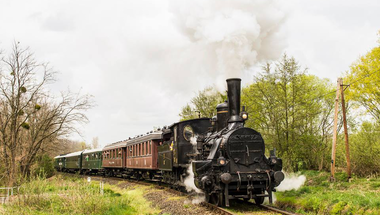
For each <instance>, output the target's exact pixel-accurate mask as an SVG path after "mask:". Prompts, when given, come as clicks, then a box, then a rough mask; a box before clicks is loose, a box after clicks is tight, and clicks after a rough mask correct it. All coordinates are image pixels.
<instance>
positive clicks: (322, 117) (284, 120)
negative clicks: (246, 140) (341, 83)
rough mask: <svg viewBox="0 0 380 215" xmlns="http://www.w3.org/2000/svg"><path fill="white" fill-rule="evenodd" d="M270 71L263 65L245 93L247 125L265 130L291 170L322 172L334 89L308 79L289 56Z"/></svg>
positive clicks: (267, 138)
mask: <svg viewBox="0 0 380 215" xmlns="http://www.w3.org/2000/svg"><path fill="white" fill-rule="evenodd" d="M272 67H273V66H272V65H271V64H267V65H265V66H264V67H263V70H264V71H263V73H262V74H260V75H258V76H256V77H255V80H254V83H253V84H251V85H250V86H248V87H245V88H244V89H243V93H242V103H243V104H245V105H246V106H247V110H248V112H249V115H250V119H249V120H248V121H247V123H246V126H248V127H251V128H253V129H256V130H258V131H259V132H261V134H262V135H263V136H264V139H265V140H266V144H267V145H269V147H273V148H276V149H277V151H278V155H279V157H281V158H283V160H284V161H285V166H286V167H287V168H288V169H293V170H298V168H299V167H302V168H307V169H310V168H313V169H314V168H318V169H322V168H323V167H324V166H326V165H327V164H328V163H329V162H328V160H329V159H328V158H326V156H327V155H328V153H327V152H328V148H329V147H328V146H329V143H330V134H331V129H330V128H331V124H332V118H331V114H332V110H333V95H329V94H328V92H329V91H331V88H332V86H331V84H330V83H329V82H328V81H327V80H322V79H319V78H318V77H316V76H313V75H307V74H306V71H305V70H301V68H300V66H299V65H298V63H297V62H296V61H295V59H294V58H291V57H288V56H287V55H284V56H283V58H282V59H281V60H280V61H279V62H277V63H276V64H275V66H274V69H273V68H272Z"/></svg>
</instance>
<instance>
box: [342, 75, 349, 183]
mask: <svg viewBox="0 0 380 215" xmlns="http://www.w3.org/2000/svg"><path fill="white" fill-rule="evenodd" d="M340 80H341V85H340V93H341V98H342V114H343V126H344V142H345V144H346V160H347V176H348V180H350V178H351V163H350V146H349V145H348V131H347V119H346V104H345V102H344V89H343V86H344V85H343V82H342V79H340Z"/></svg>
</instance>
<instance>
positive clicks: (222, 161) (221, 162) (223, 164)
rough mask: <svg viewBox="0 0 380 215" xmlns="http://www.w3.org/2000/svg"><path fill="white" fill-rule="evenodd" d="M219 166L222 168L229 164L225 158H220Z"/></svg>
mask: <svg viewBox="0 0 380 215" xmlns="http://www.w3.org/2000/svg"><path fill="white" fill-rule="evenodd" d="M218 164H219V165H220V166H225V165H226V164H227V161H226V159H225V158H224V157H220V158H218Z"/></svg>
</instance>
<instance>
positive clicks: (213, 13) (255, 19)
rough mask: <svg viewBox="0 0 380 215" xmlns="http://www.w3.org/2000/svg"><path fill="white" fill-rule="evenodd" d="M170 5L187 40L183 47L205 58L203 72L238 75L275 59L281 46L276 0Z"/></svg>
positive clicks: (281, 15)
mask: <svg viewBox="0 0 380 215" xmlns="http://www.w3.org/2000/svg"><path fill="white" fill-rule="evenodd" d="M171 8H172V12H173V14H174V19H175V23H176V24H177V26H178V28H179V29H180V31H181V32H182V33H183V34H184V35H185V36H186V38H188V40H189V41H190V44H189V47H188V49H187V51H189V52H197V53H196V54H195V53H193V54H192V55H193V56H194V58H197V56H199V57H201V58H204V60H205V61H207V62H209V63H210V65H209V66H208V67H206V69H208V71H207V73H212V75H213V76H214V78H217V79H218V80H219V81H223V82H224V81H225V79H226V78H231V77H241V76H242V72H244V71H247V70H249V69H250V68H251V67H252V66H254V65H255V64H257V63H258V62H259V61H262V60H273V59H277V58H278V57H279V56H280V55H281V53H282V49H283V48H284V43H283V41H284V39H283V38H282V34H280V33H279V32H280V29H281V24H282V23H283V22H284V20H285V14H284V13H283V12H282V10H281V7H280V4H279V3H278V1H262V0H259V1H258V0H238V1H237V0H210V1H203V0H195V1H185V0H175V1H172V4H171ZM200 72H202V71H201V70H200Z"/></svg>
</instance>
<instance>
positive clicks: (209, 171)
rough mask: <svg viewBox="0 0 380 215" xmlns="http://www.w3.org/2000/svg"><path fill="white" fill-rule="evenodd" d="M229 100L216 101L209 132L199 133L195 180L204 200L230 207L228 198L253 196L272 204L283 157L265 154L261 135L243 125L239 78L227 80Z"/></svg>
mask: <svg viewBox="0 0 380 215" xmlns="http://www.w3.org/2000/svg"><path fill="white" fill-rule="evenodd" d="M227 86H228V92H227V94H228V103H227V102H225V103H222V104H219V105H218V106H217V107H216V108H217V116H216V117H214V118H212V119H211V122H212V132H209V133H208V134H207V135H204V136H198V139H197V154H198V155H197V156H196V160H194V161H192V168H193V172H194V183H195V185H196V186H197V187H198V188H199V189H202V190H203V191H204V192H205V195H206V199H207V201H209V202H211V203H213V204H216V205H219V206H227V207H228V206H229V200H230V199H233V198H243V199H244V200H249V199H254V200H255V202H256V204H262V203H263V201H264V198H265V197H269V202H270V203H272V192H273V191H275V187H276V186H278V185H279V184H280V183H281V181H282V180H283V179H284V174H283V172H282V171H281V170H282V160H281V159H280V158H277V157H276V156H275V153H274V151H271V153H270V156H269V157H266V156H265V144H264V140H263V138H262V136H261V134H260V133H259V132H257V131H255V130H254V129H251V128H246V127H244V121H245V120H247V119H248V113H247V112H246V111H245V108H244V107H243V110H242V112H240V88H241V79H228V80H227Z"/></svg>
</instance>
